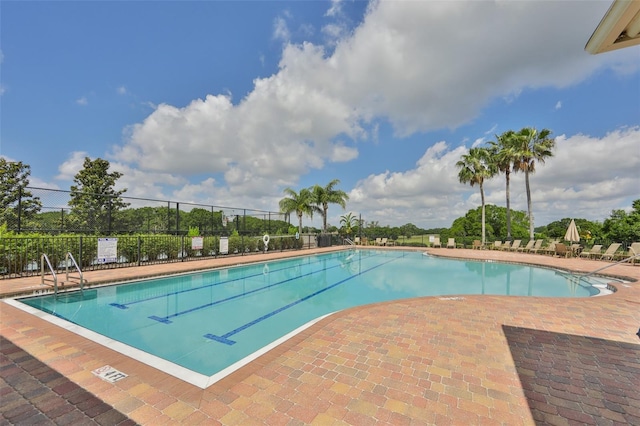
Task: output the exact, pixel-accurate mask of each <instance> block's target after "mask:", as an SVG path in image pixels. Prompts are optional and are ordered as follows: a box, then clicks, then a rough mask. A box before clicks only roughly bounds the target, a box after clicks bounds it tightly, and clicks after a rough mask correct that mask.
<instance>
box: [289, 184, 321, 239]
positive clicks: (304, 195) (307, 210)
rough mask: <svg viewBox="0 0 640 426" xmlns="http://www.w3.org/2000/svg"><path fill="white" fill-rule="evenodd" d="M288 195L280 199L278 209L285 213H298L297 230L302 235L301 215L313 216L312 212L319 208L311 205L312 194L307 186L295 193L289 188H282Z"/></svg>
mask: <svg viewBox="0 0 640 426" xmlns="http://www.w3.org/2000/svg"><path fill="white" fill-rule="evenodd" d="M284 193H285V194H286V195H288V197H285V198H283V199H282V200H280V203H279V204H280V211H281V212H282V213H285V214H289V213H291V212H296V215H298V232H299V233H300V235H302V216H303V215H305V214H307V215H309V217H311V218H313V212H314V211H318V210H319V209H318V208H317V207H316V206H314V205H313V194H312V192H311V190H310V189H309V188H303V189H301V190H300V193H297V192H296V191H294V190H293V189H291V188H287V189H285V190H284Z"/></svg>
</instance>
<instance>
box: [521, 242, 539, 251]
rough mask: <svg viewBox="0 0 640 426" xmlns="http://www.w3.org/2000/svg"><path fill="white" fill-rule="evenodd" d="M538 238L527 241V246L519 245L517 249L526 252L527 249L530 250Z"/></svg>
mask: <svg viewBox="0 0 640 426" xmlns="http://www.w3.org/2000/svg"><path fill="white" fill-rule="evenodd" d="M535 242H536V240H529V242H528V243H527V245H526V246H524V247H518V248H517V251H521V252H525V251H529V250H531V249H532V248H533V245H534V244H535Z"/></svg>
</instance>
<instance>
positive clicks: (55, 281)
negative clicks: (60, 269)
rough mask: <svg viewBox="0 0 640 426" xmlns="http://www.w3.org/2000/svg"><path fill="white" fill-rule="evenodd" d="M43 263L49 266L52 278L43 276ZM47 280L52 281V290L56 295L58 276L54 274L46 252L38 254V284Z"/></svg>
mask: <svg viewBox="0 0 640 426" xmlns="http://www.w3.org/2000/svg"><path fill="white" fill-rule="evenodd" d="M45 263H46V264H47V266H48V267H49V271H51V276H52V277H53V278H45V277H44V265H45ZM47 281H49V282H51V283H53V291H54V293H55V294H56V296H57V295H58V276H57V275H56V271H55V270H54V269H53V266H51V261H49V256H47V255H46V253H42V256H40V284H43V285H45V284H46V282H47ZM46 285H49V284H46Z"/></svg>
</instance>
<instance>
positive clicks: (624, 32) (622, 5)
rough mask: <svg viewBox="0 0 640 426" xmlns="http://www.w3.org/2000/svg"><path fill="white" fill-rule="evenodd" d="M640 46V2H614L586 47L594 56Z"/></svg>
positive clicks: (634, 0)
mask: <svg viewBox="0 0 640 426" xmlns="http://www.w3.org/2000/svg"><path fill="white" fill-rule="evenodd" d="M639 44H640V0H614V2H613V3H612V4H611V7H610V8H609V10H608V11H607V13H606V14H605V15H604V18H602V21H600V24H598V27H597V28H596V30H595V31H594V32H593V34H592V35H591V38H590V39H589V41H588V42H587V45H586V46H585V50H586V51H587V52H589V53H592V54H597V53H603V52H608V51H610V50H616V49H622V48H623V47H630V46H636V45H639Z"/></svg>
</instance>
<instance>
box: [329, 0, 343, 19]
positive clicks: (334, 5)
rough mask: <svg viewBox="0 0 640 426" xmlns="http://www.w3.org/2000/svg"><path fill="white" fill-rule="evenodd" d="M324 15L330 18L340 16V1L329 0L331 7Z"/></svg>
mask: <svg viewBox="0 0 640 426" xmlns="http://www.w3.org/2000/svg"><path fill="white" fill-rule="evenodd" d="M325 15H326V16H330V17H335V16H339V15H342V0H331V7H330V8H329V10H327V12H326V13H325Z"/></svg>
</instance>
